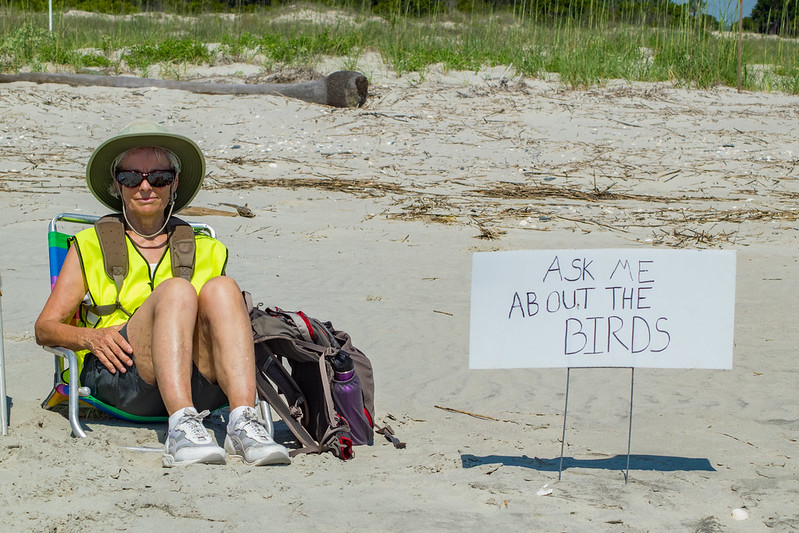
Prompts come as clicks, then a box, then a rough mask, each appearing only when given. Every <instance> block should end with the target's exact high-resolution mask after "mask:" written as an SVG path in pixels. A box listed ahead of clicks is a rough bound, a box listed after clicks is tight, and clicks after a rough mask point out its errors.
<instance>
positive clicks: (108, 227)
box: [86, 215, 132, 316]
mask: <svg viewBox="0 0 799 533" xmlns="http://www.w3.org/2000/svg"><path fill="white" fill-rule="evenodd" d="M94 229H95V231H96V232H97V239H98V241H99V242H100V251H101V252H102V254H103V266H104V268H105V273H106V275H107V276H108V277H109V278H111V279H112V280H113V281H114V285H115V286H116V289H117V295H116V302H114V303H112V304H108V305H92V306H88V307H87V308H86V310H87V311H89V312H91V313H94V314H96V315H97V316H105V315H110V314H111V313H113V312H114V311H116V310H117V309H119V310H121V311H122V312H123V313H125V314H126V315H128V316H131V315H132V313H129V312H128V311H127V310H126V309H125V308H124V307H122V304H121V303H119V293H120V291H121V290H122V282H123V281H124V280H125V276H127V275H128V245H127V243H126V242H125V224H124V223H123V222H122V216H121V215H106V216H104V217H102V218H100V220H98V221H97V222H95V223H94Z"/></svg>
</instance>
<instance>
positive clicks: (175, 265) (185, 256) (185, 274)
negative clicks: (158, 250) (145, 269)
mask: <svg viewBox="0 0 799 533" xmlns="http://www.w3.org/2000/svg"><path fill="white" fill-rule="evenodd" d="M194 248H195V244H194V230H193V229H192V227H191V225H190V224H189V223H188V222H184V221H183V220H180V219H179V218H177V217H172V218H170V219H169V253H170V255H171V259H172V277H175V278H183V279H185V280H186V281H191V276H192V274H194Z"/></svg>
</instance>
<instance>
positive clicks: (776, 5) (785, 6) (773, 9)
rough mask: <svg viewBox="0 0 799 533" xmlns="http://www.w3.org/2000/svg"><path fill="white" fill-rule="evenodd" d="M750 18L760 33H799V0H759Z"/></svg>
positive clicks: (787, 34)
mask: <svg viewBox="0 0 799 533" xmlns="http://www.w3.org/2000/svg"><path fill="white" fill-rule="evenodd" d="M750 18H751V19H752V21H753V22H754V24H755V27H756V29H757V31H758V32H760V33H769V34H775V35H784V36H796V35H799V31H798V30H799V0H757V4H755V7H754V8H753V9H752V14H751V15H750Z"/></svg>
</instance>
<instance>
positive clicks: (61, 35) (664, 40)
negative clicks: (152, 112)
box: [0, 0, 799, 94]
mask: <svg viewBox="0 0 799 533" xmlns="http://www.w3.org/2000/svg"><path fill="white" fill-rule="evenodd" d="M657 2H659V3H656V4H653V3H651V2H650V3H648V4H643V3H641V2H624V1H622V2H618V1H616V2H613V3H609V2H604V1H599V0H582V1H574V2H565V1H563V0H561V1H558V0H555V1H549V2H547V3H546V4H543V3H542V4H540V5H539V4H537V3H536V0H532V1H530V0H528V1H527V2H522V1H520V2H518V3H514V4H513V5H512V6H511V7H510V8H508V9H506V10H504V11H503V10H498V9H497V10H492V9H488V8H484V7H482V4H480V5H479V6H477V5H475V4H471V5H469V4H468V3H467V4H464V2H461V3H460V4H459V5H462V6H463V5H465V8H464V9H463V10H461V11H457V10H453V11H449V12H443V11H441V10H439V11H436V10H434V9H432V8H430V6H431V5H434V4H430V3H423V2H421V1H419V2H416V3H413V4H410V3H408V2H404V3H400V2H397V3H395V4H391V5H392V6H394V5H395V6H396V7H395V8H392V9H388V10H387V9H386V8H385V6H386V5H388V4H385V5H384V7H383V10H382V11H381V12H380V13H379V15H380V16H378V15H377V14H375V13H372V12H371V11H369V10H368V9H365V8H361V7H360V6H354V7H351V8H344V9H339V10H338V11H335V12H332V13H333V14H331V12H326V11H325V8H324V7H321V6H310V5H306V6H293V11H296V10H297V8H304V9H315V10H318V11H320V12H321V13H326V14H327V17H326V20H327V22H324V23H322V24H321V25H320V24H315V23H311V22H308V21H298V20H295V19H292V18H291V17H288V16H283V15H287V14H288V13H291V12H293V11H292V8H285V7H275V8H256V9H251V10H248V11H247V12H244V11H240V12H238V13H237V14H236V16H235V17H230V16H225V15H223V14H216V13H208V14H203V15H194V16H192V17H178V16H170V15H163V16H127V17H120V16H117V17H99V16H97V17H82V18H80V19H79V22H78V19H75V18H67V17H65V16H64V15H63V14H62V13H56V14H55V18H54V31H53V34H52V35H50V33H49V32H48V31H47V14H46V13H41V12H34V11H25V10H19V9H11V8H8V7H7V6H6V7H5V8H4V7H2V6H3V4H2V3H0V70H2V71H10V72H13V71H16V70H19V69H28V70H42V69H45V68H47V65H48V64H59V65H68V66H71V67H73V68H74V69H75V70H76V71H80V70H81V69H85V68H87V67H101V68H104V69H105V70H106V71H108V72H109V73H112V74H118V73H121V72H134V73H136V74H139V75H148V74H149V73H150V72H151V71H152V69H153V68H154V67H158V68H160V72H161V75H163V76H172V77H178V76H179V73H180V72H181V71H182V67H184V66H186V65H194V64H214V63H216V62H219V61H222V62H230V61H239V62H258V64H260V65H262V66H263V67H264V68H265V69H272V68H277V67H279V66H282V65H291V66H308V67H314V66H315V65H316V64H318V62H319V61H320V59H321V58H323V57H329V56H333V57H338V58H341V61H342V65H346V68H351V69H358V60H359V58H360V57H361V56H362V55H363V54H364V53H365V52H368V51H371V52H375V53H377V54H379V55H380V57H382V59H383V61H384V62H385V63H386V64H387V65H389V66H390V67H391V68H393V69H394V70H395V71H396V72H397V73H398V74H400V75H402V74H406V73H416V74H418V76H419V77H424V75H425V72H426V71H427V70H428V69H429V68H430V66H431V65H434V64H440V65H443V67H444V68H445V69H450V70H471V71H478V70H479V69H480V68H482V67H488V66H498V65H512V66H513V70H514V71H515V72H517V73H519V74H522V75H525V76H528V77H542V76H548V75H551V74H552V73H556V74H559V75H560V79H561V81H562V83H563V84H564V85H566V86H569V87H574V88H580V87H590V86H594V85H601V84H603V83H605V82H607V81H608V80H612V79H621V80H627V81H672V82H673V83H675V84H678V85H680V86H685V87H698V88H708V87H713V86H717V85H727V86H735V85H736V83H737V35H736V34H735V33H733V34H731V35H727V36H723V35H722V34H720V33H719V32H717V31H716V30H718V29H719V28H717V27H715V26H714V24H713V21H712V20H711V21H709V20H707V19H704V18H695V17H690V16H688V14H687V11H686V10H684V9H682V8H681V7H680V6H676V5H674V4H670V3H668V2H665V0H657ZM409 5H412V6H415V7H413V9H415V10H416V11H413V9H409V8H408V6H409ZM642 5H646V6H648V8H647V9H646V10H645V9H644V8H643V7H641V6H642ZM653 5H655V6H659V7H657V8H656V9H654V10H653V8H652V6H653ZM425 6H427V7H425ZM478 7H479V9H478ZM414 12H415V13H421V12H424V13H425V14H424V15H423V16H414V15H413V13H414ZM211 43H213V44H215V45H217V46H216V47H215V48H213V50H212V49H211V48H209V46H208V45H209V44H211ZM743 63H744V69H743V70H744V76H743V86H744V88H745V89H747V90H763V91H773V90H779V91H786V92H789V93H792V94H799V70H798V69H797V65H799V43H797V42H796V41H794V40H787V39H771V38H754V37H751V36H747V37H746V38H745V39H744V46H743ZM366 74H367V75H368V74H369V73H368V72H366Z"/></svg>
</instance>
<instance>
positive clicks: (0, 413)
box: [0, 277, 8, 435]
mask: <svg viewBox="0 0 799 533" xmlns="http://www.w3.org/2000/svg"><path fill="white" fill-rule="evenodd" d="M2 296H3V278H2V277H0V424H1V425H2V426H3V435H8V401H7V399H6V358H5V352H4V346H3V344H5V343H4V341H3V305H2Z"/></svg>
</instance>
